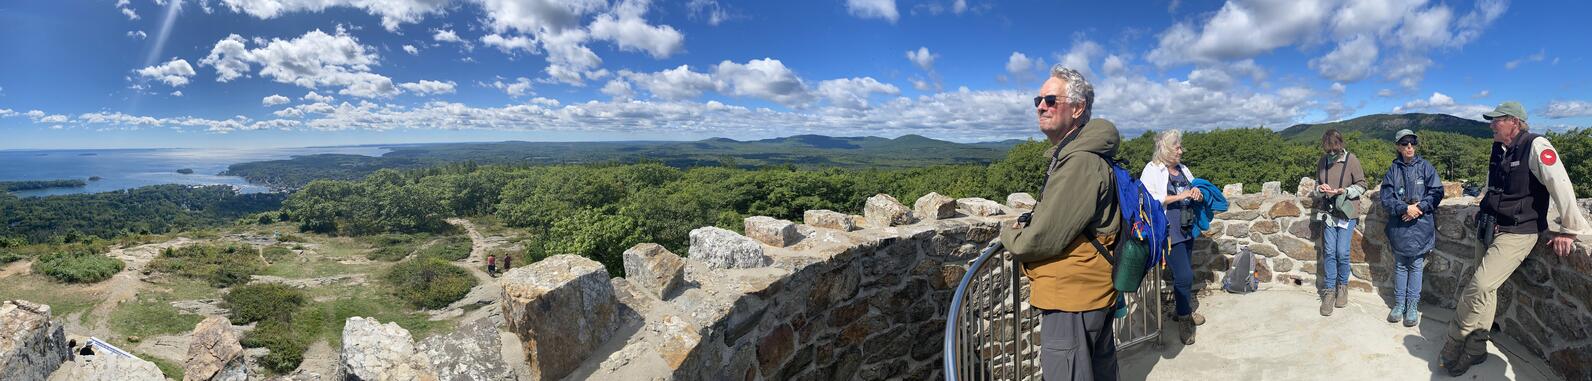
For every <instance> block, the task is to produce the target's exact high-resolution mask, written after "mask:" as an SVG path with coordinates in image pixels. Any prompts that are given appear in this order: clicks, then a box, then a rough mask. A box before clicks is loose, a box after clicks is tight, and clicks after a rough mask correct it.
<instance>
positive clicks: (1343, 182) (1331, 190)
mask: <svg viewBox="0 0 1592 381" xmlns="http://www.w3.org/2000/svg"><path fill="white" fill-rule="evenodd" d="M1321 149H1322V150H1323V151H1326V154H1325V155H1322V156H1321V161H1320V162H1318V163H1317V164H1316V183H1317V184H1320V185H1317V186H1316V191H1315V192H1314V193H1315V194H1314V196H1313V197H1312V198H1313V199H1315V200H1316V216H1315V218H1316V219H1318V220H1321V222H1322V228H1321V243H1322V245H1323V246H1325V247H1326V250H1324V251H1323V252H1322V254H1321V263H1322V266H1321V267H1322V269H1323V270H1322V275H1325V277H1323V278H1322V279H1323V280H1322V282H1321V316H1332V309H1333V308H1343V307H1344V306H1347V305H1348V304H1349V274H1350V270H1349V253H1350V251H1351V250H1350V247H1349V246H1350V245H1352V244H1353V243H1354V227H1355V225H1358V224H1359V222H1360V208H1359V200H1360V196H1361V195H1364V194H1365V191H1366V189H1365V170H1364V169H1362V168H1361V167H1360V159H1359V158H1356V157H1355V156H1354V154H1353V153H1350V152H1349V150H1348V149H1347V148H1345V147H1344V145H1343V134H1341V133H1338V130H1337V129H1335V128H1334V129H1329V130H1327V132H1326V133H1325V134H1322V135H1321Z"/></svg>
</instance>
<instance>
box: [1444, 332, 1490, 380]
mask: <svg viewBox="0 0 1592 381" xmlns="http://www.w3.org/2000/svg"><path fill="white" fill-rule="evenodd" d="M1491 339H1492V335H1491V332H1488V331H1486V330H1478V331H1476V332H1471V334H1470V335H1469V336H1465V342H1464V344H1463V345H1460V346H1459V347H1460V348H1459V350H1457V351H1456V352H1459V356H1458V357H1457V358H1455V359H1454V361H1450V362H1446V363H1444V364H1443V365H1446V366H1445V367H1444V368H1445V369H1447V370H1448V376H1449V377H1459V376H1463V375H1465V372H1468V371H1470V367H1471V366H1474V365H1477V364H1481V363H1482V362H1485V361H1487V341H1489V340H1491ZM1445 349H1446V348H1445Z"/></svg>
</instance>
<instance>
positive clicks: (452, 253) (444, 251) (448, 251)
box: [417, 235, 474, 261]
mask: <svg viewBox="0 0 1592 381" xmlns="http://www.w3.org/2000/svg"><path fill="white" fill-rule="evenodd" d="M473 245H474V243H473V242H471V241H470V237H469V236H463V235H455V236H449V237H447V238H443V239H439V240H436V241H433V242H432V243H431V246H426V247H425V248H423V249H420V252H418V253H417V254H419V255H420V256H425V257H437V258H442V259H444V260H448V261H457V260H461V259H465V258H469V257H470V249H471V247H472V246H473Z"/></svg>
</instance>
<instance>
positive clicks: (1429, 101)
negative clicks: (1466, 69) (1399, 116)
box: [1393, 92, 1493, 120]
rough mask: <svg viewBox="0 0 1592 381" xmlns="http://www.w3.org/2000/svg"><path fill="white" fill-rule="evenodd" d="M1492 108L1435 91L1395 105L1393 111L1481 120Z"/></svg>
mask: <svg viewBox="0 0 1592 381" xmlns="http://www.w3.org/2000/svg"><path fill="white" fill-rule="evenodd" d="M1492 109H1493V108H1492V107H1491V106H1486V105H1469V104H1461V103H1458V102H1455V101H1454V98H1453V97H1450V96H1448V95H1447V94H1443V93H1439V92H1433V93H1432V96H1431V97H1428V98H1426V99H1415V100H1411V101H1409V102H1404V105H1402V106H1398V107H1394V108H1393V112H1395V113H1404V112H1425V113H1435V114H1448V115H1453V116H1457V117H1461V118H1466V119H1473V120H1479V119H1481V114H1482V113H1485V112H1488V111H1492Z"/></svg>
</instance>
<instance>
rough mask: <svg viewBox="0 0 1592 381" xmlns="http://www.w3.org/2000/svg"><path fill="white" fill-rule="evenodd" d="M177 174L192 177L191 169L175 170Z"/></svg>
mask: <svg viewBox="0 0 1592 381" xmlns="http://www.w3.org/2000/svg"><path fill="white" fill-rule="evenodd" d="M177 173H181V174H184V175H192V174H193V169H192V168H183V169H179V170H177Z"/></svg>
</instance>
